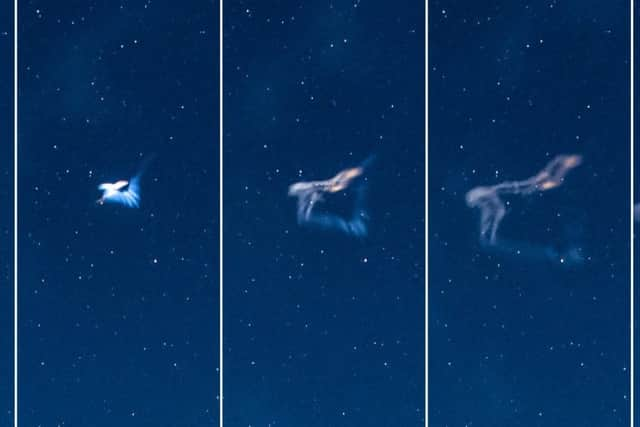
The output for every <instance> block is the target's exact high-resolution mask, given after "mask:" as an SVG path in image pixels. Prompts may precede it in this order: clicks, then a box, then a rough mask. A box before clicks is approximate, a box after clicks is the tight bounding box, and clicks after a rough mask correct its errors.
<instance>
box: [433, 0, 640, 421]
mask: <svg viewBox="0 0 640 427" xmlns="http://www.w3.org/2000/svg"><path fill="white" fill-rule="evenodd" d="M430 5H431V8H430V11H431V15H430V28H429V30H430V33H429V34H430V40H429V42H430V45H429V47H430V58H429V59H430V69H429V73H430V74H429V77H430V98H429V106H430V128H429V137H430V138H429V144H430V145H429V154H430V160H431V162H430V169H429V171H430V188H429V197H430V210H429V225H430V235H429V247H430V265H431V269H430V277H429V286H430V301H429V315H430V330H429V332H430V335H429V338H430V342H429V348H430V353H429V364H430V377H429V388H430V390H431V391H432V393H431V395H430V396H431V399H430V422H431V423H432V424H433V425H471V424H473V425H511V426H537V425H540V426H564V425H584V426H603V425H607V426H612V425H628V423H629V401H628V397H629V388H628V382H629V363H630V361H629V311H628V307H629V263H630V259H629V160H628V159H629V56H628V55H629V34H630V33H629V25H628V22H629V13H628V2H622V1H621V2H614V3H611V2H610V3H607V4H606V5H605V4H604V3H600V2H591V1H590V2H578V1H570V2H550V3H549V2H545V3H533V4H532V3H530V2H519V1H516V2H513V1H508V2H507V1H495V0H494V1H480V2H472V3H470V2H465V3H461V2H454V1H434V2H432V3H431V4H430ZM563 153H579V154H582V155H583V156H584V163H583V165H582V166H581V167H580V168H578V169H577V170H576V171H575V172H572V173H571V174H570V175H569V176H568V177H567V179H566V181H565V183H564V185H563V186H561V187H559V188H558V189H556V190H553V191H550V192H548V193H545V194H543V195H541V196H540V197H538V196H539V195H535V196H531V197H529V198H528V199H524V198H514V199H513V200H511V204H510V205H509V206H508V207H507V208H508V212H509V213H508V214H507V216H506V217H505V220H504V222H503V225H502V227H501V230H500V232H501V233H502V236H503V237H505V238H506V239H512V240H519V241H521V242H526V244H527V245H531V247H539V248H542V247H543V246H549V247H555V248H557V249H561V248H577V249H579V250H581V251H582V253H583V254H584V256H585V258H586V259H585V262H584V263H582V264H573V265H560V264H559V263H558V262H552V261H549V260H546V261H545V260H540V259H527V258H526V257H524V256H515V255H511V256H509V255H507V254H495V253H494V254H487V253H486V252H485V251H483V250H482V248H481V247H480V246H479V244H478V228H477V226H478V219H477V216H476V214H477V213H476V212H473V211H471V210H470V209H468V208H467V207H466V206H465V204H464V198H463V197H464V193H465V192H466V191H468V190H469V189H471V188H472V187H475V186H478V185H487V184H495V183H498V182H500V181H508V180H518V179H524V178H527V177H529V176H531V175H533V174H534V173H536V172H537V171H539V170H540V169H541V168H542V167H543V166H544V165H545V164H546V163H547V161H548V160H550V159H551V157H553V156H555V155H556V154H563ZM538 253H540V252H538ZM569 264H571V263H569Z"/></svg>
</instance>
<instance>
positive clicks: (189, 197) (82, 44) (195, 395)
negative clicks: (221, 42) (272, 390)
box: [19, 1, 219, 426]
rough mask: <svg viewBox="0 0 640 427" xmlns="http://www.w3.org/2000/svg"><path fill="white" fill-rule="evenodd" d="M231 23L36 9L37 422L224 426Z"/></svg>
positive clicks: (23, 152) (31, 405) (204, 11)
mask: <svg viewBox="0 0 640 427" xmlns="http://www.w3.org/2000/svg"><path fill="white" fill-rule="evenodd" d="M217 11H218V9H217V5H214V4H213V3H197V4H196V3H193V2H191V3H189V2H187V3H184V4H182V5H181V7H179V8H176V7H172V6H169V5H165V4H163V3H158V4H156V3H155V2H134V3H122V4H121V3H118V2H116V3H114V2H109V1H104V2H97V3H96V2H91V3H87V2H80V1H76V2H68V3H65V5H56V6H55V7H52V6H51V4H49V3H47V2H39V1H32V2H28V3H24V4H22V7H21V8H20V16H19V18H20V29H19V36H20V63H19V72H20V93H19V96H20V111H19V113H20V124H19V139H20V152H19V156H20V174H19V179H20V185H21V188H22V190H21V192H20V201H19V207H20V212H21V218H20V220H21V223H20V236H19V238H20V245H21V251H20V266H19V268H20V278H21V281H20V289H21V298H20V338H21V343H20V347H19V351H20V355H19V358H20V359H19V360H20V385H21V388H20V395H19V402H20V405H21V406H20V419H21V425H40V424H42V425H50V424H52V423H54V424H60V423H64V424H65V425H77V426H81V425H94V426H101V425H104V426H114V425H122V426H129V425H131V426H139V425H156V426H179V425H185V426H195V425H213V424H215V421H216V419H217V399H216V396H217V393H218V387H217V373H216V367H217V365H218V333H217V331H218V322H217V314H216V313H217V312H218V299H217V295H218V252H217V247H218V220H217V217H218V215H217V205H218V191H217V188H218V172H219V169H218V156H217V153H218V119H217V118H218V101H217V100H218V50H217V46H218V42H217V41H218V28H217V22H218V19H217ZM152 154H153V155H154V157H153V161H152V162H151V164H150V167H149V168H148V170H147V172H146V173H145V175H143V177H142V182H141V187H142V190H141V192H142V195H141V197H142V202H141V207H140V209H137V210H135V209H126V208H121V207H117V206H113V205H110V206H97V205H96V204H95V203H94V202H95V200H96V199H97V198H98V196H99V193H98V191H97V188H96V186H97V185H98V184H99V183H101V182H105V181H107V182H113V181H114V180H117V179H129V178H130V177H131V176H133V174H134V173H135V172H136V171H137V168H138V167H139V166H140V163H141V162H142V159H143V158H146V157H149V156H150V155H152Z"/></svg>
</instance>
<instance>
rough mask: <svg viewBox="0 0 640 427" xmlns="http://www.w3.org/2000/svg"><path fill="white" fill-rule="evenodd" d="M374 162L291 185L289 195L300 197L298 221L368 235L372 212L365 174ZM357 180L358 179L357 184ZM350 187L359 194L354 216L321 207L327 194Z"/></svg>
mask: <svg viewBox="0 0 640 427" xmlns="http://www.w3.org/2000/svg"><path fill="white" fill-rule="evenodd" d="M371 161H372V158H369V159H367V160H366V161H365V162H363V163H362V164H361V165H360V166H357V167H353V168H349V169H345V170H343V171H341V172H339V173H338V174H337V175H336V176H334V177H333V178H330V179H327V180H324V181H309V182H297V183H295V184H292V185H290V186H289V196H293V197H297V198H298V209H297V212H298V214H297V218H298V224H301V225H310V226H318V227H320V228H323V229H327V230H337V231H341V232H344V233H346V234H349V235H352V236H360V237H361V236H365V235H366V234H367V220H368V215H367V212H366V210H365V206H364V199H365V183H364V179H363V174H364V172H365V169H366V167H367V166H368V165H369V164H370V163H371ZM355 181H358V182H357V183H356V184H353V183H354V182H355ZM349 187H352V188H353V191H354V193H355V196H354V197H355V199H354V207H353V211H352V214H351V216H350V218H345V217H343V216H341V215H338V214H335V213H332V212H327V211H321V210H320V209H318V206H319V205H321V202H323V201H324V200H325V196H326V195H328V194H332V193H340V192H342V191H345V190H347V189H348V188H349Z"/></svg>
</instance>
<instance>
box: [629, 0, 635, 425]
mask: <svg viewBox="0 0 640 427" xmlns="http://www.w3.org/2000/svg"><path fill="white" fill-rule="evenodd" d="M633 13H634V0H631V20H630V24H631V31H630V32H631V48H630V56H631V58H630V61H629V62H630V64H631V66H630V76H629V77H630V86H631V88H630V89H631V90H630V92H631V93H630V96H629V98H630V113H631V134H630V138H631V150H630V153H631V161H630V165H631V182H630V184H631V187H630V189H631V220H630V224H631V230H630V231H631V232H630V246H631V247H630V251H629V252H630V256H631V262H630V264H631V266H630V271H631V278H630V279H631V280H630V282H631V295H630V296H631V298H630V300H631V303H630V306H629V309H630V318H631V328H630V331H631V333H630V347H631V359H630V362H629V400H630V406H629V408H630V410H629V416H630V417H631V424H630V425H631V427H633V425H634V420H633V418H634V409H635V408H634V404H633V400H634V390H633V378H634V363H633V353H634V352H633V346H634V339H633V334H634V328H633V326H634V325H633V320H634V313H633V305H634V302H635V301H634V295H633V291H634V287H635V284H634V277H633V275H634V271H635V268H634V262H635V257H634V247H633V245H634V234H635V229H634V218H633V205H634V203H633V202H634V185H633V180H634V174H635V171H634V167H633V162H634V149H633V144H634V129H633V118H634V108H633V98H634V84H633V80H634V79H633V68H634V63H633V62H634V61H633V53H634V43H633V39H634V19H633Z"/></svg>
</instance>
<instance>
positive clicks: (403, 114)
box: [223, 1, 425, 427]
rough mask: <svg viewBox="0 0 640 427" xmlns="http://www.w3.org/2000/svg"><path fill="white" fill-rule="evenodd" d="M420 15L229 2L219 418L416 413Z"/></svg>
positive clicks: (420, 418)
mask: <svg viewBox="0 0 640 427" xmlns="http://www.w3.org/2000/svg"><path fill="white" fill-rule="evenodd" d="M424 16H425V10H424V5H421V4H420V2H417V3H416V2H409V1H400V2H395V3H394V4H393V6H392V7H390V5H389V4H388V3H383V2H378V3H376V2H360V1H354V2H342V3H340V2H333V3H332V2H311V3H309V2H293V1H280V2H276V3H270V4H265V3H264V2H259V1H248V2H243V3H234V2H228V3H225V10H224V13H223V17H224V23H223V32H224V48H223V54H224V57H223V65H224V81H223V94H224V98H223V100H224V104H223V111H224V126H223V129H224V136H223V147H224V153H223V154H224V155H223V166H224V173H223V203H224V211H223V236H224V247H223V252H224V260H223V267H224V269H223V271H224V278H223V290H224V299H223V305H224V308H223V315H224V318H223V341H224V345H223V351H224V367H223V381H224V392H223V396H224V402H223V403H224V405H223V414H224V419H223V421H224V425H225V427H227V426H247V425H263V426H267V425H271V426H276V425H304V426H310V427H313V426H318V427H320V426H322V427H324V426H358V425H362V426H365V425H366V426H422V425H424V423H425V412H424V409H425V408H424V399H425V393H424V387H425V383H424V377H425V371H424V366H425V363H424V360H425V352H424V351H425V347H424V346H425V342H424V339H425V338H424V334H425V330H424V322H425V303H424V300H425V294H424V292H425V265H424V259H425V228H424V227H425V184H424V182H425V164H424V156H425V134H424V129H425V99H424V91H425V68H424V63H425V45H424V38H425V34H424V29H425V28H424V22H425V21H424Z"/></svg>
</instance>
